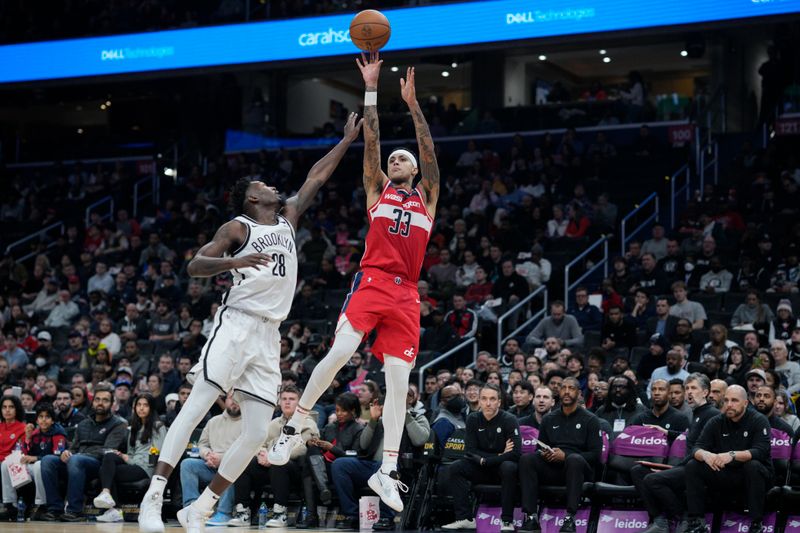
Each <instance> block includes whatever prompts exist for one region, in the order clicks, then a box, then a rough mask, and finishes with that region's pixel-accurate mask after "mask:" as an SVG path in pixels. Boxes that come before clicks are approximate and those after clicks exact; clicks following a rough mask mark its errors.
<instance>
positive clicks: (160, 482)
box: [150, 476, 167, 494]
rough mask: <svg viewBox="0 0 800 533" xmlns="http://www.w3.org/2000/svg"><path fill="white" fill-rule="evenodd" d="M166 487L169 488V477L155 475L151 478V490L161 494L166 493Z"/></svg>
mask: <svg viewBox="0 0 800 533" xmlns="http://www.w3.org/2000/svg"><path fill="white" fill-rule="evenodd" d="M165 488H167V478H165V477H164V476H153V478H152V479H151V480H150V490H154V491H156V492H158V493H159V494H164V489H165Z"/></svg>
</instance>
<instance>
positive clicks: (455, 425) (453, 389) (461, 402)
mask: <svg viewBox="0 0 800 533" xmlns="http://www.w3.org/2000/svg"><path fill="white" fill-rule="evenodd" d="M467 386H468V387H469V385H467ZM439 398H440V401H439V406H440V408H439V414H438V415H437V416H436V418H435V419H434V420H433V424H431V430H432V431H433V432H434V433H435V434H436V441H437V442H438V443H439V446H443V445H444V443H445V442H447V439H449V438H450V435H452V434H453V431H455V430H456V429H464V428H465V427H466V420H465V418H464V411H465V409H466V407H467V402H466V400H465V399H464V395H463V394H461V390H460V389H459V388H458V387H457V386H455V385H448V386H446V387H444V388H443V389H442V390H441V392H440V393H439Z"/></svg>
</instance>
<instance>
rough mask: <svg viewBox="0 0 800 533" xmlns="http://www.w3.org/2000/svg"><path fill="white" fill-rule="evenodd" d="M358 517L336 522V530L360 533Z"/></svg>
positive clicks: (349, 517)
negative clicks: (357, 532)
mask: <svg viewBox="0 0 800 533" xmlns="http://www.w3.org/2000/svg"><path fill="white" fill-rule="evenodd" d="M358 528H359V525H358V517H357V516H355V517H353V516H345V517H344V518H342V519H340V520H337V521H336V529H342V530H345V531H358Z"/></svg>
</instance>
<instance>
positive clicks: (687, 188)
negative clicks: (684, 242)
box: [667, 164, 692, 229]
mask: <svg viewBox="0 0 800 533" xmlns="http://www.w3.org/2000/svg"><path fill="white" fill-rule="evenodd" d="M681 175H684V176H685V178H686V182H685V183H684V184H683V186H682V187H680V188H679V189H677V190H676V188H675V182H677V181H678V178H679V177H680V176H681ZM667 179H668V180H669V198H670V201H669V229H675V222H676V221H675V204H676V203H677V198H678V195H680V194H685V195H686V201H687V202H688V201H689V194H690V193H691V184H692V175H691V172H690V170H689V165H688V164H686V165H683V166H682V167H681V168H679V169H678V170H676V171H675V173H674V174H673V175H672V176H670V177H669V178H667Z"/></svg>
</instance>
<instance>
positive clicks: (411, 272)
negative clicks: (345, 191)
mask: <svg viewBox="0 0 800 533" xmlns="http://www.w3.org/2000/svg"><path fill="white" fill-rule="evenodd" d="M356 63H357V64H358V68H359V69H360V70H361V75H362V77H363V78H364V84H365V86H366V92H365V94H364V120H365V123H364V188H365V189H366V193H367V209H368V212H369V219H370V227H369V231H368V233H367V237H366V243H365V244H366V250H365V252H364V256H363V259H362V260H361V270H360V272H358V274H356V276H355V277H354V278H353V285H352V288H351V290H350V294H348V296H347V299H346V300H345V303H344V306H343V308H342V313H341V315H340V317H339V323H338V325H337V328H336V339H335V341H334V343H333V346H332V347H331V350H330V352H328V354H327V355H326V356H325V358H324V359H323V360H322V361H321V362H320V363H319V364H318V365H317V366H316V368H315V369H314V372H313V373H312V374H311V378H310V380H309V382H308V386H307V387H306V389H305V392H304V393H303V397H302V398H301V399H300V403H299V405H298V407H297V410H296V411H295V414H294V416H293V417H292V419H291V421H290V422H289V423H288V424H287V425H286V426H285V428H284V433H283V434H282V435H281V437H280V438H279V439H278V441H277V442H276V443H275V445H273V447H272V448H271V449H270V452H269V461H270V462H271V463H272V464H277V465H281V464H285V463H286V462H288V460H289V456H290V455H291V452H292V450H293V449H294V448H295V447H297V446H301V445H302V444H303V440H302V438H300V436H299V432H298V431H297V430H298V428H300V427H302V423H303V420H304V418H305V417H306V416H308V413H309V411H310V410H311V409H312V407H313V406H314V404H316V402H317V400H318V399H319V397H320V396H321V395H322V394H323V392H324V391H325V390H326V389H327V388H328V387H329V386H330V383H331V381H333V378H334V377H335V376H336V373H337V372H338V371H339V369H341V368H342V366H344V364H345V363H346V362H347V361H349V360H350V356H351V355H353V353H354V352H355V351H356V349H357V348H358V346H359V344H361V341H362V340H363V338H364V336H365V335H368V334H369V333H370V332H371V331H372V330H373V329H375V330H377V333H378V335H377V340H376V341H375V344H374V345H373V346H372V352H373V354H375V356H376V357H378V358H379V359H382V360H383V362H384V366H385V372H386V402H385V404H384V408H383V426H384V435H385V437H384V449H383V461H382V463H381V468H380V469H379V470H378V472H376V473H375V474H373V476H372V477H371V478H370V479H369V486H370V488H371V489H372V490H373V491H375V493H376V494H378V495H379V496H380V497H381V500H383V501H384V503H386V505H388V506H389V507H391V508H392V509H394V510H396V511H398V512H400V511H402V510H403V501H402V499H401V497H400V493H399V491H401V490H403V491H405V490H407V489H406V487H405V485H403V484H402V483H401V482H400V479H399V475H398V473H397V456H398V450H399V448H400V439H401V437H402V434H403V422H404V419H405V413H406V407H405V401H406V393H407V392H408V378H409V375H410V373H411V369H412V367H413V365H414V360H415V358H416V356H417V352H418V344H419V307H420V301H419V293H418V292H417V279H418V278H419V273H420V270H421V268H422V261H423V259H424V257H425V249H426V247H427V244H428V239H429V237H430V233H431V230H432V228H433V213H435V212H436V202H437V200H438V198H439V167H438V166H437V164H436V155H435V153H434V147H433V140H432V139H431V133H430V130H429V128H428V124H427V122H426V121H425V117H424V115H423V114H422V109H421V108H420V106H419V103H418V102H417V95H416V90H415V86H414V68H413V67H412V68H409V69H408V70H407V71H406V78H405V79H401V80H400V89H401V95H402V97H403V100H405V102H406V104H408V108H409V110H410V111H411V115H412V117H413V120H414V127H415V129H416V135H417V144H418V146H419V153H420V161H419V163H418V162H417V158H416V157H415V156H414V154H413V153H411V151H409V150H406V149H402V148H401V149H397V150H394V151H393V152H392V153H391V154H390V155H389V158H388V168H387V173H386V174H385V173H384V172H383V171H382V170H381V155H380V135H379V131H378V110H377V107H376V104H377V99H378V98H377V95H378V93H377V91H378V76H379V74H380V68H381V64H382V63H383V61H381V59H380V57H379V55H378V53H377V52H373V53H371V54H370V58H369V60H367V58H366V57H365V56H364V54H363V53H362V54H361V60H360V61H359V60H358V59H356ZM420 171H421V173H422V177H421V180H420V182H419V185H418V186H416V187H414V185H413V182H414V179H415V178H416V176H417V174H418V173H419V172H420ZM387 174H388V175H387Z"/></svg>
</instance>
